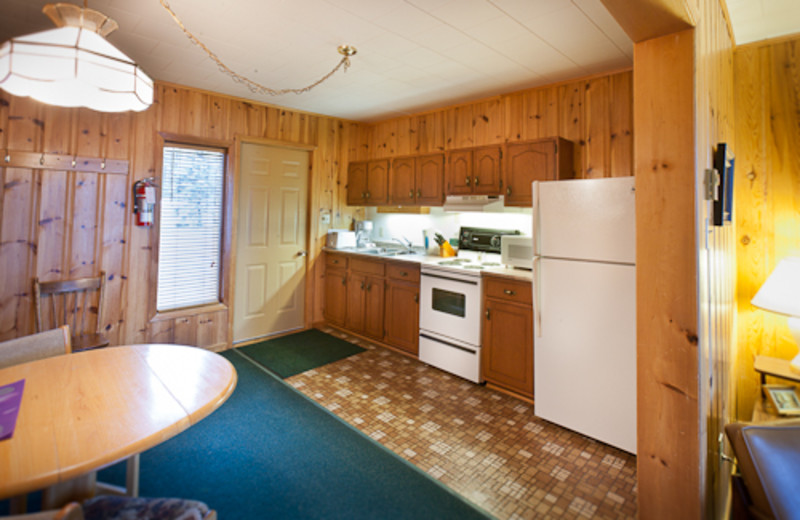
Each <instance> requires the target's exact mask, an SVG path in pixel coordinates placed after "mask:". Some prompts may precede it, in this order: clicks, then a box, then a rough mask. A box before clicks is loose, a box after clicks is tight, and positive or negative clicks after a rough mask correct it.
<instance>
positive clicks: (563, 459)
mask: <svg viewBox="0 0 800 520" xmlns="http://www.w3.org/2000/svg"><path fill="white" fill-rule="evenodd" d="M322 330H323V331H324V332H327V333H329V334H333V335H334V336H337V337H340V338H343V339H345V340H347V341H350V342H352V343H355V344H358V345H359V346H361V347H363V348H366V349H367V350H366V351H365V352H362V353H360V354H356V355H354V356H351V357H349V358H346V359H343V360H341V361H338V362H336V363H331V364H329V365H325V366H323V367H319V368H317V369H314V370H309V371H307V372H304V373H302V374H298V375H296V376H293V377H290V378H288V379H287V382H288V383H289V384H291V385H292V386H294V388H296V389H297V390H298V391H300V392H302V393H304V394H305V395H307V396H309V397H311V398H312V399H314V400H315V401H317V402H318V403H320V404H321V405H322V406H324V407H326V408H327V409H328V410H330V411H331V412H333V413H335V414H336V415H338V416H339V417H341V418H342V419H344V420H345V421H347V422H348V423H350V424H351V425H353V426H355V427H356V428H358V429H359V430H361V431H362V432H364V433H365V434H367V435H369V436H370V437H371V438H372V439H374V440H376V441H378V442H380V443H381V444H383V445H384V446H386V447H387V448H389V449H391V450H392V451H394V452H395V453H397V454H398V455H400V456H401V457H403V458H405V459H407V460H408V461H410V462H411V463H413V464H414V465H416V466H417V467H419V468H420V469H422V470H423V471H425V472H427V473H428V474H429V475H431V476H433V477H434V478H436V479H438V480H440V481H441V482H442V483H444V484H445V485H447V486H449V487H450V488H451V489H453V490H454V491H456V492H457V493H459V494H461V495H462V496H463V497H465V498H466V499H467V500H470V501H471V502H473V503H475V504H477V505H478V506H480V507H481V508H483V509H484V510H485V511H487V512H489V513H490V514H492V515H494V516H496V517H497V518H499V519H512V520H516V519H528V518H598V519H600V518H635V517H636V457H634V456H633V455H630V454H628V453H626V452H624V451H621V450H618V449H616V448H612V447H610V446H607V445H605V444H602V443H599V442H596V441H593V440H591V439H588V438H586V437H584V436H582V435H579V434H577V433H574V432H571V431H569V430H565V429H563V428H560V427H558V426H555V425H553V424H551V423H548V422H547V421H544V420H541V419H538V418H537V417H535V416H534V413H533V405H531V404H529V403H526V402H524V401H521V400H518V399H515V398H513V397H511V396H508V395H506V394H503V393H501V392H497V391H494V390H491V389H488V388H486V387H485V386H479V385H474V384H472V383H470V382H468V381H465V380H463V379H460V378H458V377H456V376H452V375H449V374H447V373H445V372H443V371H440V370H438V369H435V368H433V367H429V366H427V365H425V364H424V363H421V362H418V361H415V360H413V359H409V358H407V357H405V356H402V355H400V354H398V353H396V352H393V351H391V350H389V349H386V348H383V347H380V346H377V345H374V344H372V343H370V342H367V341H363V340H361V339H359V338H355V337H353V336H350V335H348V334H345V333H343V332H340V331H337V330H334V329H330V328H323V329H322Z"/></svg>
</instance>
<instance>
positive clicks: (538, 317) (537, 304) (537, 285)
mask: <svg viewBox="0 0 800 520" xmlns="http://www.w3.org/2000/svg"><path fill="white" fill-rule="evenodd" d="M541 258H542V257H540V256H539V255H536V256H534V257H533V312H534V325H533V329H534V330H535V331H536V337H537V338H541V337H542V309H541V301H542V297H541V286H542V284H541V279H540V278H541V277H540V276H539V272H540V269H539V261H540V260H541Z"/></svg>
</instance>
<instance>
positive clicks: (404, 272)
mask: <svg viewBox="0 0 800 520" xmlns="http://www.w3.org/2000/svg"><path fill="white" fill-rule="evenodd" d="M400 276H408V273H407V272H406V271H403V272H402V273H400Z"/></svg>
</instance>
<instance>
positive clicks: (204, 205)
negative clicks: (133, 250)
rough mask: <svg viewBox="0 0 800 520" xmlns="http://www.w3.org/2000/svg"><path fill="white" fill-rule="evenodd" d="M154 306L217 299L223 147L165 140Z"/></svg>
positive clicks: (173, 306)
mask: <svg viewBox="0 0 800 520" xmlns="http://www.w3.org/2000/svg"><path fill="white" fill-rule="evenodd" d="M163 161H164V164H163V167H162V172H161V219H160V227H159V232H160V234H159V245H158V288H157V295H156V308H157V310H158V311H169V310H175V309H182V308H184V307H194V306H198V305H206V304H213V303H217V302H219V301H220V274H221V269H220V263H221V262H220V256H221V249H222V215H223V208H222V201H223V186H224V177H225V152H224V151H222V150H219V149H214V148H196V147H189V146H178V145H165V146H164V156H163Z"/></svg>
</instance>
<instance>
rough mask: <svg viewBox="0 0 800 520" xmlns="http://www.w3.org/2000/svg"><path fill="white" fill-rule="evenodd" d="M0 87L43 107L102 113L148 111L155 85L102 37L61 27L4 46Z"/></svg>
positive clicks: (86, 31)
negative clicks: (49, 105)
mask: <svg viewBox="0 0 800 520" xmlns="http://www.w3.org/2000/svg"><path fill="white" fill-rule="evenodd" d="M0 88H2V89H4V90H6V91H8V92H10V93H11V94H14V95H15V96H23V97H24V96H30V97H32V98H34V99H36V100H38V101H41V102H43V103H48V104H51V105H58V106H65V107H87V108H91V109H93V110H97V111H100V112H124V111H127V110H134V111H140V110H145V109H146V108H147V107H149V106H150V105H151V104H152V103H153V82H152V80H151V79H150V78H149V77H148V76H147V75H146V74H145V73H144V72H143V71H142V69H140V68H139V67H138V66H137V65H136V63H134V62H133V60H131V59H130V58H128V57H127V56H125V55H124V54H123V53H121V52H120V51H119V50H118V49H117V48H116V47H114V46H113V45H111V44H110V43H109V42H108V41H107V40H106V39H105V38H103V37H102V36H100V35H99V34H97V33H95V32H92V31H89V30H86V29H83V28H81V27H59V28H57V29H51V30H48V31H42V32H38V33H34V34H29V35H26V36H21V37H19V38H13V39H11V40H9V41H7V42H5V43H4V44H3V45H2V46H1V47H0Z"/></svg>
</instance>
